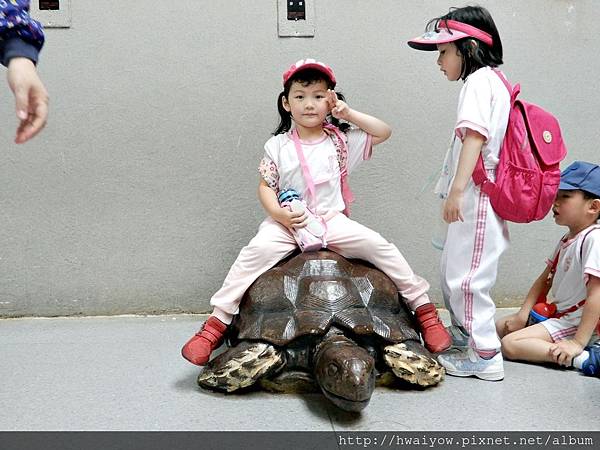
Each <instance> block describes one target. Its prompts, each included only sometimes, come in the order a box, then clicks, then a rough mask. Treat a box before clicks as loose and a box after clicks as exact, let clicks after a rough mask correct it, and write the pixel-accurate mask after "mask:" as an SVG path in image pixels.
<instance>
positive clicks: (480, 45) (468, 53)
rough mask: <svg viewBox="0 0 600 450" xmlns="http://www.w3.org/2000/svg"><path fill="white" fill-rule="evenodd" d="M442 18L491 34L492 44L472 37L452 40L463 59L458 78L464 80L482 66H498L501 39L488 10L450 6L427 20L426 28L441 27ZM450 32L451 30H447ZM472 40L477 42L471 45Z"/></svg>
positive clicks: (428, 29)
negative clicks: (448, 9)
mask: <svg viewBox="0 0 600 450" xmlns="http://www.w3.org/2000/svg"><path fill="white" fill-rule="evenodd" d="M443 20H456V21H457V22H462V23H466V24H468V25H472V26H474V27H476V28H479V29H480V30H481V31H485V32H486V33H489V34H490V35H491V36H492V46H491V47H490V46H488V45H487V44H485V43H484V42H482V41H480V40H479V39H477V38H474V37H466V38H463V39H459V40H457V41H454V44H455V45H456V47H457V48H458V51H459V52H460V54H461V56H462V60H463V64H462V73H461V74H460V78H461V79H462V80H463V81H464V80H465V79H466V78H467V77H468V76H469V75H471V74H472V73H473V72H475V71H476V70H477V69H480V68H482V67H486V66H490V67H498V66H499V65H501V64H502V63H503V61H502V41H501V40H500V34H498V29H497V28H496V24H495V23H494V19H492V16H491V14H490V13H489V11H488V10H487V9H485V8H483V7H482V6H465V7H463V8H450V12H449V13H448V14H446V15H444V16H441V17H438V18H436V19H433V20H431V21H429V23H428V24H427V27H426V30H427V31H431V30H438V29H440V28H443V27H444V26H445V25H444V22H442V21H443ZM448 32H450V33H452V30H448ZM473 41H474V42H476V43H477V45H476V46H473Z"/></svg>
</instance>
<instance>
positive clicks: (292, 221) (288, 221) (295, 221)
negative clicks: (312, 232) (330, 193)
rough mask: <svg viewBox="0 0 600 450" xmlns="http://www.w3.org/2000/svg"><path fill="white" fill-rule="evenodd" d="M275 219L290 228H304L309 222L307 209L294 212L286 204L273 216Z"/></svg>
mask: <svg viewBox="0 0 600 450" xmlns="http://www.w3.org/2000/svg"><path fill="white" fill-rule="evenodd" d="M273 219H275V220H276V221H277V222H279V223H280V224H281V225H283V226H284V227H286V228H290V229H296V228H304V227H305V226H306V225H307V224H308V215H307V214H306V212H305V211H296V212H294V211H290V209H289V208H287V207H285V206H284V207H283V208H280V209H279V211H277V216H276V217H275V216H273Z"/></svg>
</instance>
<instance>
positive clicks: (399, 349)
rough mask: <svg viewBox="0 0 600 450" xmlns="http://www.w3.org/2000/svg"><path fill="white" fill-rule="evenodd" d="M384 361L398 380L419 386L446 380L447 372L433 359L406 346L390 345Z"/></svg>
mask: <svg viewBox="0 0 600 450" xmlns="http://www.w3.org/2000/svg"><path fill="white" fill-rule="evenodd" d="M383 357H384V360H385V362H386V363H387V365H388V366H390V368H391V369H392V371H393V372H394V375H396V376H397V377H398V378H400V379H402V380H405V381H408V382H409V383H412V384H418V385H419V386H433V385H436V384H438V383H439V382H440V381H442V380H443V379H444V375H445V374H446V371H445V370H444V368H443V367H442V366H441V365H440V364H439V363H438V362H437V361H436V360H435V359H433V358H431V357H429V356H427V355H425V354H421V353H420V352H419V353H415V352H414V351H412V350H411V349H409V348H408V347H407V346H406V344H404V343H400V344H395V345H388V346H387V347H385V348H384V356H383Z"/></svg>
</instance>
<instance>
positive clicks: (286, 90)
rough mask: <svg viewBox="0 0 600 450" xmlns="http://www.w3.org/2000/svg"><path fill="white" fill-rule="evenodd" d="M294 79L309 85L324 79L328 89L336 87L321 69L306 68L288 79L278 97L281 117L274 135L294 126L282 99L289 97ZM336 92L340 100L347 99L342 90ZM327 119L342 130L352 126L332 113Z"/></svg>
mask: <svg viewBox="0 0 600 450" xmlns="http://www.w3.org/2000/svg"><path fill="white" fill-rule="evenodd" d="M294 81H297V82H298V83H301V84H302V85H303V86H309V85H311V84H313V83H317V82H319V81H324V82H325V83H327V89H333V88H334V85H333V83H332V82H331V80H330V79H329V78H328V77H327V76H326V75H325V74H324V73H323V72H321V71H319V70H316V69H306V70H301V71H299V72H297V73H295V74H294V75H293V76H292V77H291V78H290V79H289V80H287V82H286V83H285V84H284V86H283V91H282V92H280V93H279V96H278V97H277V111H278V112H279V118H280V119H279V125H277V128H276V129H275V131H274V132H273V135H274V136H275V135H278V134H281V133H286V132H288V131H290V129H291V128H292V115H291V114H290V113H289V112H288V111H286V110H285V108H284V107H283V102H282V99H283V97H286V98H287V97H288V95H289V94H290V87H291V86H292V83H293V82H294ZM336 94H337V97H338V98H339V99H340V100H342V101H346V98H345V97H344V95H343V94H341V93H340V92H336ZM327 121H328V122H329V123H331V124H333V125H335V126H336V127H338V128H339V129H340V130H341V131H346V130H347V129H348V128H350V124H348V123H345V122H340V121H339V120H338V119H336V118H335V117H333V116H332V115H329V116H327Z"/></svg>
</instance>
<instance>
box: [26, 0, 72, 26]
mask: <svg viewBox="0 0 600 450" xmlns="http://www.w3.org/2000/svg"><path fill="white" fill-rule="evenodd" d="M29 12H30V14H31V17H33V18H34V19H35V20H38V21H39V22H41V24H42V25H44V28H69V27H70V26H71V0H31V1H30V2H29Z"/></svg>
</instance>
